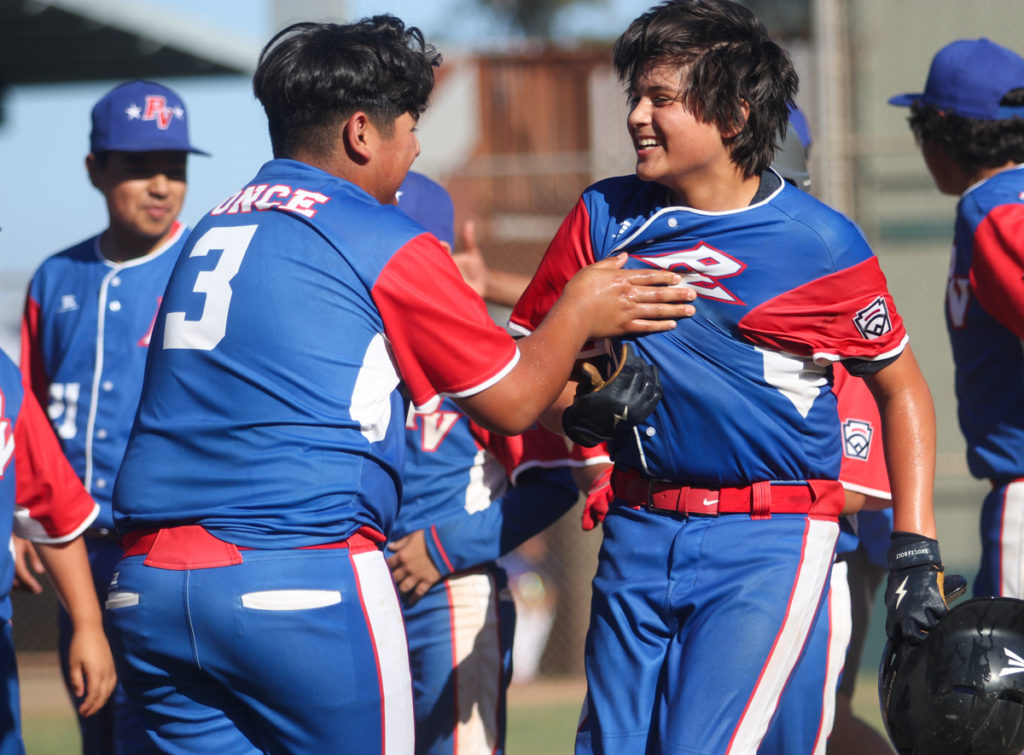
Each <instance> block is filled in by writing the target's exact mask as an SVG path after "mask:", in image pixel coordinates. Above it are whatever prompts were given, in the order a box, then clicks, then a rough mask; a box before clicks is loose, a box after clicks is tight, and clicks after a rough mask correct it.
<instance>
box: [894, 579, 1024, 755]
mask: <svg viewBox="0 0 1024 755" xmlns="http://www.w3.org/2000/svg"><path fill="white" fill-rule="evenodd" d="M878 697H879V703H880V704H881V708H882V719H883V721H884V722H885V728H886V731H887V732H888V733H889V738H890V739H891V740H892V743H893V745H895V747H896V750H897V752H899V753H900V755H905V754H913V755H968V754H970V753H979V754H980V753H985V755H1004V754H1005V755H1019V753H1021V751H1024V600H1015V599H1013V598H976V599H974V600H968V601H965V602H963V603H961V604H960V605H958V606H955V607H954V608H951V609H950V611H949V613H947V614H946V615H945V616H944V617H943V618H942V620H941V621H940V622H939V623H938V625H937V626H935V627H934V628H933V629H932V630H931V632H929V634H928V637H927V638H925V640H924V641H923V642H921V643H919V644H916V645H911V644H909V643H906V642H897V643H893V642H892V641H890V642H889V643H888V644H887V645H886V647H885V653H884V654H883V656H882V667H881V669H880V671H879V675H878Z"/></svg>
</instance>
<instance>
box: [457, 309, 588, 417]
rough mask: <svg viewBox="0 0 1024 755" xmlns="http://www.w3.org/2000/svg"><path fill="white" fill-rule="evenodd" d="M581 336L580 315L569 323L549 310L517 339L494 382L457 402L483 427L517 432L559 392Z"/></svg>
mask: <svg viewBox="0 0 1024 755" xmlns="http://www.w3.org/2000/svg"><path fill="white" fill-rule="evenodd" d="M586 340H587V331H586V328H585V327H582V318H581V319H580V321H579V322H573V319H572V318H571V317H566V316H561V317H560V316H559V315H558V314H556V310H552V312H551V314H549V315H548V317H546V318H545V319H544V322H543V323H542V324H541V327H539V328H538V329H537V330H535V331H534V332H533V333H531V334H530V335H529V336H527V337H526V338H522V339H520V340H519V361H518V362H517V363H516V365H515V367H513V368H512V370H511V371H510V372H509V373H508V374H507V375H506V376H505V377H504V378H503V379H502V380H501V381H500V382H498V383H496V384H495V385H493V386H491V387H490V388H488V389H487V390H485V391H482V392H481V393H478V394H476V395H475V396H470V397H469V398H465V399H457V402H458V403H459V405H460V407H462V409H463V410H464V411H465V412H466V413H467V414H468V415H469V416H470V417H471V418H472V419H473V420H474V421H475V422H477V423H478V424H480V425H482V426H483V427H485V428H487V429H488V430H492V431H494V432H499V433H502V434H505V435H516V434H518V433H521V432H523V431H524V430H526V429H527V428H529V427H530V426H531V425H532V424H533V423H534V422H536V421H537V419H538V417H540V415H541V413H542V412H543V411H544V410H545V409H547V408H548V407H549V406H550V405H551V404H552V403H554V401H555V399H557V398H558V397H559V395H560V394H561V392H562V389H563V388H564V387H565V384H566V383H567V382H568V380H569V376H570V374H571V373H572V367H573V364H574V363H575V361H576V355H577V354H578V353H579V351H580V349H581V348H582V347H583V344H584V343H585V342H586Z"/></svg>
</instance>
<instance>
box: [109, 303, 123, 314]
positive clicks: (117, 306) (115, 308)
mask: <svg viewBox="0 0 1024 755" xmlns="http://www.w3.org/2000/svg"><path fill="white" fill-rule="evenodd" d="M110 311H111V312H120V311H121V302H119V301H112V302H110Z"/></svg>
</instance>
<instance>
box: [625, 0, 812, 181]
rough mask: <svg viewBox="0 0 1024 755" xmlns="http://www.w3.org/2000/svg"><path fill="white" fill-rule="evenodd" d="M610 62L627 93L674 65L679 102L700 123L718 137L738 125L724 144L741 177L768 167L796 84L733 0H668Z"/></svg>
mask: <svg viewBox="0 0 1024 755" xmlns="http://www.w3.org/2000/svg"><path fill="white" fill-rule="evenodd" d="M613 58H614V63H615V71H616V73H617V74H618V76H619V80H620V81H622V82H624V83H625V84H626V85H627V87H629V88H630V89H631V88H632V87H633V86H634V85H635V83H636V81H637V80H638V79H639V78H640V77H642V76H643V75H645V74H647V73H649V72H650V71H651V70H652V69H654V68H657V67H658V66H660V65H665V64H667V65H671V66H674V67H678V68H679V70H680V74H681V75H682V81H681V86H682V91H681V92H680V97H681V99H682V103H683V105H685V107H686V108H687V109H688V110H689V111H690V112H691V113H693V115H694V116H695V117H696V118H697V119H699V120H700V121H702V122H704V123H713V124H715V125H716V126H717V127H718V129H719V130H720V131H731V130H734V129H736V128H738V127H741V130H740V131H739V133H738V134H737V135H736V136H735V137H732V138H730V139H727V140H726V144H727V146H728V147H729V151H730V155H731V158H732V161H733V163H735V164H736V165H737V166H739V167H740V168H741V169H742V170H743V173H744V175H745V176H746V177H748V178H749V177H750V176H754V175H757V174H759V173H760V172H761V171H763V170H765V169H767V168H768V166H769V165H771V162H772V159H773V158H774V156H775V150H776V148H777V146H778V142H779V139H780V138H781V135H782V134H783V133H785V129H786V123H787V119H788V117H789V106H790V105H791V104H792V103H793V97H794V96H795V95H796V90H797V85H798V79H797V75H796V71H795V70H794V69H793V63H792V61H791V60H790V58H789V54H788V53H787V52H786V51H785V50H784V49H783V48H782V47H780V46H779V45H778V44H777V43H776V42H775V41H774V40H773V39H772V38H771V37H770V36H769V35H768V31H767V29H765V27H764V25H763V24H762V23H761V22H760V21H758V20H757V17H756V16H755V15H754V13H753V11H751V10H750V9H749V8H746V7H744V6H742V5H740V4H739V3H736V2H732V1H731V0H669V1H668V2H664V3H662V4H661V5H658V6H655V7H654V8H652V9H651V10H649V11H647V12H646V13H644V14H643V15H642V16H640V17H639V18H637V19H636V20H635V21H633V23H631V24H630V25H629V28H628V29H626V31H625V32H623V34H622V36H620V37H619V38H618V40H616V42H615V48H614V52H613ZM744 103H746V104H747V105H748V106H749V110H750V112H749V115H748V116H747V117H746V120H744V116H743V105H744Z"/></svg>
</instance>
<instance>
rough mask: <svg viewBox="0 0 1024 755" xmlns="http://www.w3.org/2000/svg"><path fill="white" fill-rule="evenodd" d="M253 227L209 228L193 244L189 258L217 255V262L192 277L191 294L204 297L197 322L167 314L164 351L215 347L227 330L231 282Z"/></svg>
mask: <svg viewBox="0 0 1024 755" xmlns="http://www.w3.org/2000/svg"><path fill="white" fill-rule="evenodd" d="M255 232H256V226H255V225H239V226H227V227H222V228H211V229H210V230H208V231H207V232H206V233H204V234H203V235H202V237H201V238H200V239H199V240H198V241H197V242H196V244H195V246H194V247H192V251H191V252H189V255H188V256H189V257H205V256H206V255H207V254H209V253H210V252H212V251H218V250H219V251H220V259H218V260H217V264H216V265H214V267H213V269H212V270H203V271H201V272H200V273H199V275H197V276H196V284H195V286H193V287H192V290H193V291H194V292H195V293H197V294H206V303H205V304H204V305H203V313H202V315H200V317H199V319H198V320H186V319H185V313H184V312H168V313H167V320H166V321H165V324H164V343H163V347H164V348H165V349H199V350H201V351H209V350H210V349H212V348H214V347H216V345H217V344H218V343H220V342H221V339H222V338H224V333H225V332H226V331H227V327H228V307H230V306H231V293H232V292H231V279H232V278H234V277H235V275H237V274H238V268H239V267H241V265H242V258H243V257H244V256H245V252H246V250H248V248H249V244H250V243H251V242H252V236H253V234H254V233H255Z"/></svg>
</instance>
